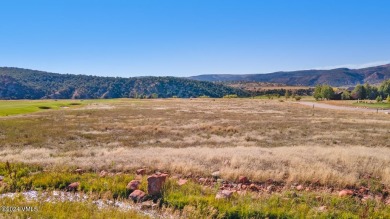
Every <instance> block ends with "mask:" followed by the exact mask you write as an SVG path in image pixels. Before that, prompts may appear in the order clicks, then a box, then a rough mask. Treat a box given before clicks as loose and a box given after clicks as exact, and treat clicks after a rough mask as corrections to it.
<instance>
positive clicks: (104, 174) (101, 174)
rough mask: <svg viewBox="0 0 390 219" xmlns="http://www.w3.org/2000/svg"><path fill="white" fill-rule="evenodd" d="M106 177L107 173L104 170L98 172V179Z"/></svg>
mask: <svg viewBox="0 0 390 219" xmlns="http://www.w3.org/2000/svg"><path fill="white" fill-rule="evenodd" d="M107 175H108V172H107V171H105V170H102V171H100V174H99V176H100V177H106V176H107Z"/></svg>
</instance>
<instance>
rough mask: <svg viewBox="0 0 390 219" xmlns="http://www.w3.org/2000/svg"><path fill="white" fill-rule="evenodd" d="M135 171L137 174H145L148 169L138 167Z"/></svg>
mask: <svg viewBox="0 0 390 219" xmlns="http://www.w3.org/2000/svg"><path fill="white" fill-rule="evenodd" d="M135 173H136V174H137V175H145V173H146V170H145V169H138V170H136V171H135Z"/></svg>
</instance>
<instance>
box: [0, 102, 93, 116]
mask: <svg viewBox="0 0 390 219" xmlns="http://www.w3.org/2000/svg"><path fill="white" fill-rule="evenodd" d="M88 102H90V101H81V100H58V101H56V100H0V116H11V115H17V114H26V113H33V112H38V111H42V110H51V109H60V108H61V107H76V106H80V105H84V104H85V103H88Z"/></svg>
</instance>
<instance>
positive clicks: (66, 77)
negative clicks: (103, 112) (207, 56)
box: [0, 67, 249, 99]
mask: <svg viewBox="0 0 390 219" xmlns="http://www.w3.org/2000/svg"><path fill="white" fill-rule="evenodd" d="M229 94H236V95H238V96H242V97H243V96H249V93H248V92H247V91H244V90H241V89H237V88H232V87H228V86H225V85H221V84H215V83H212V82H205V81H195V80H190V79H185V78H177V77H134V78H118V77H98V76H87V75H72V74H57V73H49V72H43V71H35V70H29V69H21V68H9V67H2V68H0V99H45V98H47V99H96V98H123V97H124V98H156V97H161V98H169V97H181V98H189V97H199V96H209V97H223V96H225V95H229Z"/></svg>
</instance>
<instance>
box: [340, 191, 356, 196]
mask: <svg viewBox="0 0 390 219" xmlns="http://www.w3.org/2000/svg"><path fill="white" fill-rule="evenodd" d="M352 195H353V191H352V190H349V189H343V190H341V191H340V192H339V197H346V196H352Z"/></svg>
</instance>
